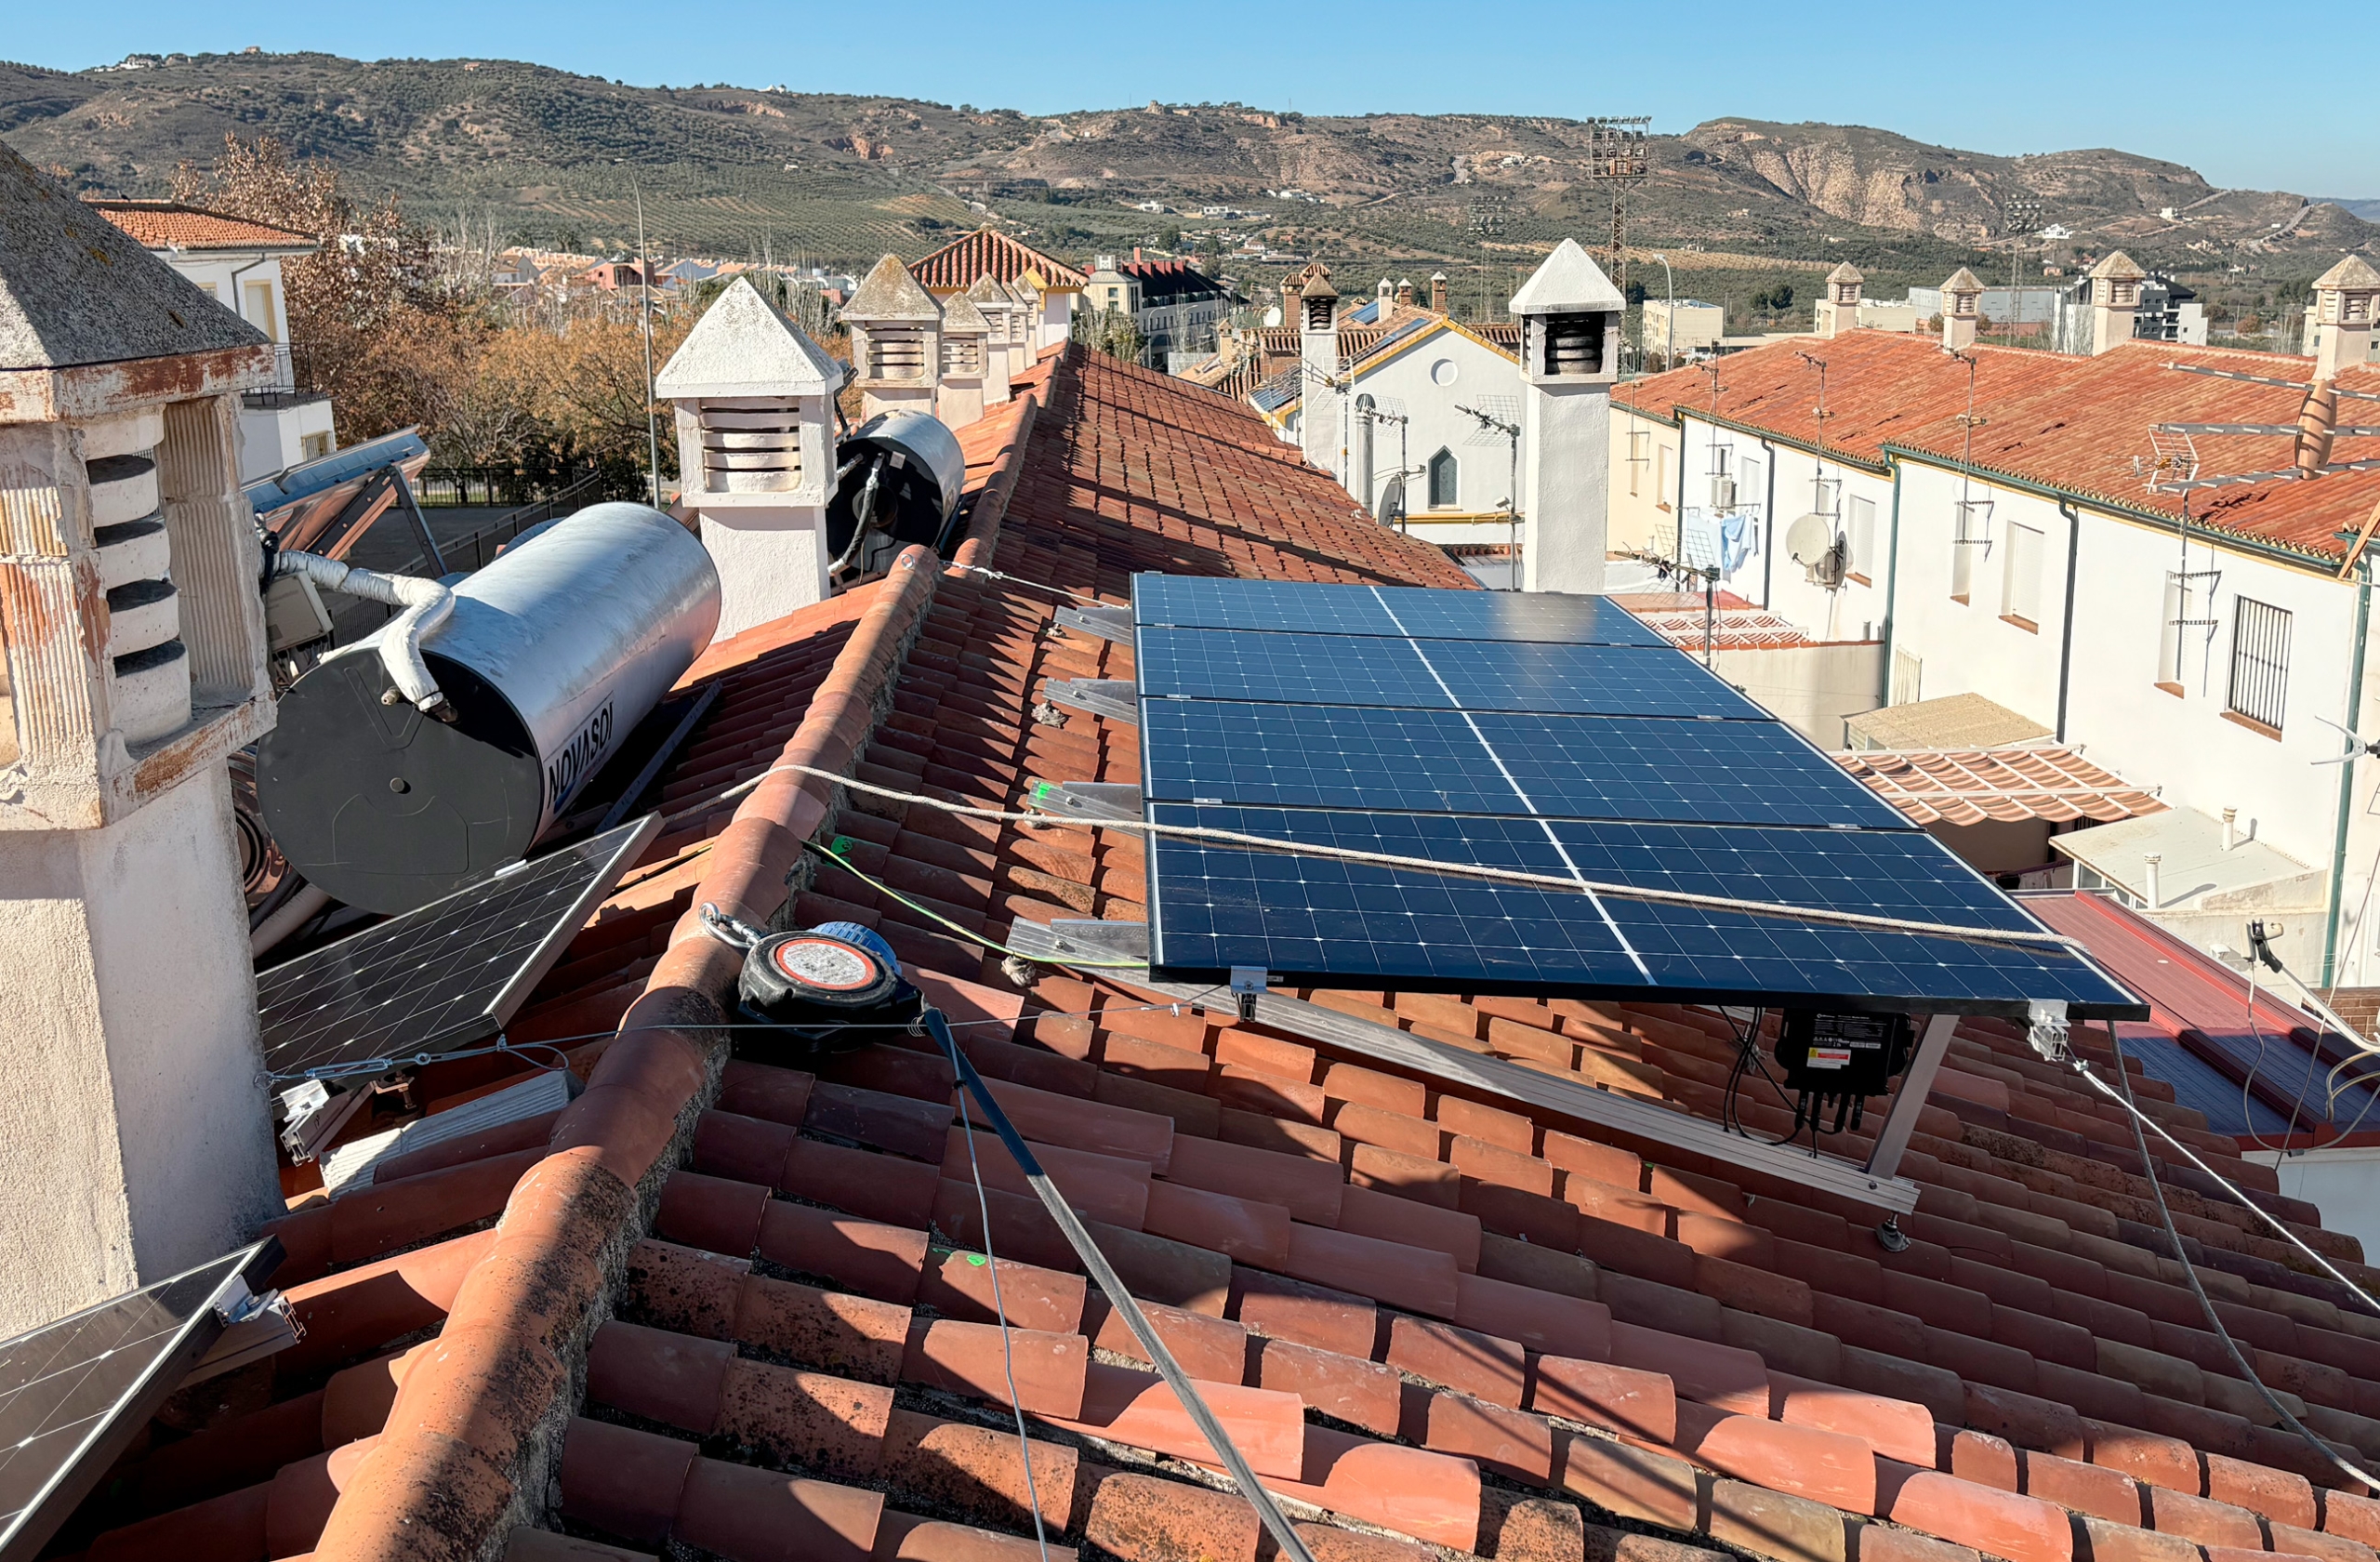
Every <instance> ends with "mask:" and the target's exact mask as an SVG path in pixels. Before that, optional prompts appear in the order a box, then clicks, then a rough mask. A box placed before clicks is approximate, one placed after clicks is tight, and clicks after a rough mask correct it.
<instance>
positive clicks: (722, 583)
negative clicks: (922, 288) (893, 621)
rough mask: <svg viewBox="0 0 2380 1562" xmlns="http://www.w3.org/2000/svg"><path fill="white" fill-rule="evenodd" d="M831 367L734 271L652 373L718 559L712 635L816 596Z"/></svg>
mask: <svg viewBox="0 0 2380 1562" xmlns="http://www.w3.org/2000/svg"><path fill="white" fill-rule="evenodd" d="M901 274H902V275H903V276H906V275H908V273H907V272H906V271H904V272H902V273H901ZM928 301H929V302H931V301H932V300H928ZM853 335H854V338H856V336H857V333H856V332H854V333H853ZM854 350H855V351H856V348H855V349H854ZM843 374H844V370H843V365H842V364H839V363H837V362H835V360H834V359H832V358H830V357H828V356H827V355H826V352H825V351H823V350H822V349H820V348H819V346H818V344H817V343H815V342H813V341H812V340H811V339H810V338H808V337H807V336H804V335H803V334H802V331H801V327H800V326H799V325H796V324H794V323H793V322H792V321H790V320H788V319H787V318H786V317H785V315H784V314H783V313H781V312H779V311H778V310H777V309H776V307H775V306H774V305H773V304H771V303H770V302H769V301H768V299H766V298H762V297H761V296H760V289H759V288H757V287H754V286H753V285H752V284H751V281H750V279H748V278H746V277H738V278H736V279H735V281H734V282H733V283H731V284H729V285H728V288H727V291H726V292H724V293H721V295H720V296H719V298H718V299H717V300H716V301H714V302H713V303H712V304H711V306H710V308H709V309H707V310H706V311H703V317H702V318H701V319H700V320H698V321H696V322H694V329H693V330H692V331H691V332H689V333H687V336H686V339H685V340H684V341H683V342H681V343H680V344H679V347H678V351H676V352H674V353H672V354H670V357H669V362H668V364H665V365H664V366H663V368H662V370H661V373H660V375H659V376H658V377H655V380H654V385H653V391H654V394H655V396H656V397H657V398H659V399H661V400H663V401H667V402H672V403H675V404H676V406H677V422H678V472H679V476H680V480H681V483H682V485H683V490H684V495H685V497H684V503H685V506H686V508H687V509H688V510H692V511H694V514H695V516H696V517H697V518H698V521H699V523H700V525H701V528H702V539H703V546H704V547H705V548H707V549H710V556H711V561H712V563H715V564H717V565H718V566H719V590H720V602H719V628H718V629H717V630H716V631H715V633H714V639H716V640H725V639H727V638H728V637H729V636H730V635H734V634H740V633H742V632H743V631H744V630H746V629H751V628H752V627H753V626H755V625H757V624H765V623H768V622H769V621H771V620H772V619H775V618H782V617H784V616H786V615H787V614H788V613H791V612H793V611H794V610H795V609H797V608H802V607H808V606H809V605H810V604H811V603H813V602H823V601H825V600H826V589H827V570H826V566H827V565H828V563H831V562H832V561H831V559H830V558H829V556H828V553H827V549H826V501H827V500H828V499H829V498H830V497H832V492H831V490H832V488H833V478H834V464H835V448H834V440H833V438H832V436H831V433H830V431H829V423H830V420H831V419H832V417H833V415H834V414H833V407H834V396H835V392H836V391H838V390H840V388H841V386H842V383H843Z"/></svg>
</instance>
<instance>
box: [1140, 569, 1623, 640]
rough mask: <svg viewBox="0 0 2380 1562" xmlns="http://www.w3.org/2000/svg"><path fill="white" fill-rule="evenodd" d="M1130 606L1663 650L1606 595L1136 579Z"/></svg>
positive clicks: (1379, 630) (1179, 618)
mask: <svg viewBox="0 0 2380 1562" xmlns="http://www.w3.org/2000/svg"><path fill="white" fill-rule="evenodd" d="M1132 602H1133V607H1134V610H1135V613H1136V616H1137V621H1138V622H1139V623H1142V624H1146V625H1150V626H1153V627H1160V628H1167V629H1253V630H1273V631H1281V632H1289V633H1298V632H1303V633H1309V634H1341V635H1415V636H1419V637H1420V638H1421V639H1424V640H1546V641H1558V642H1566V643H1568V644H1574V645H1652V646H1667V645H1668V644H1669V642H1667V641H1665V640H1663V639H1662V638H1661V637H1660V636H1659V635H1658V634H1656V633H1654V632H1653V631H1652V630H1651V629H1646V627H1645V625H1644V624H1643V623H1642V622H1641V621H1640V620H1638V619H1637V618H1636V617H1635V616H1634V615H1633V614H1631V613H1629V612H1628V611H1627V610H1626V609H1625V608H1622V607H1620V606H1619V605H1617V604H1616V603H1614V602H1611V601H1610V600H1609V599H1608V598H1605V597H1587V596H1572V595H1567V594H1565V593H1559V592H1552V591H1540V592H1527V593H1522V592H1514V591H1434V590H1428V589H1423V588H1421V587H1415V586H1328V585H1321V584H1317V583H1315V582H1312V581H1303V580H1218V579H1212V578H1210V577H1207V576H1184V575H1138V576H1133V577H1132Z"/></svg>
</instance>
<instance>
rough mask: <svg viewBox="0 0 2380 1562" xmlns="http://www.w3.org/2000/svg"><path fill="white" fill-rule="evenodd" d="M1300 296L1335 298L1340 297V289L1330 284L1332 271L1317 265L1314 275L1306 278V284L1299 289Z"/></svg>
mask: <svg viewBox="0 0 2380 1562" xmlns="http://www.w3.org/2000/svg"><path fill="white" fill-rule="evenodd" d="M1298 297H1299V298H1337V297H1339V289H1337V288H1335V287H1333V286H1331V285H1330V273H1329V271H1323V270H1322V269H1321V268H1319V267H1316V269H1315V273H1314V275H1312V276H1310V277H1308V278H1306V281H1305V285H1304V286H1303V287H1301V288H1299V289H1298Z"/></svg>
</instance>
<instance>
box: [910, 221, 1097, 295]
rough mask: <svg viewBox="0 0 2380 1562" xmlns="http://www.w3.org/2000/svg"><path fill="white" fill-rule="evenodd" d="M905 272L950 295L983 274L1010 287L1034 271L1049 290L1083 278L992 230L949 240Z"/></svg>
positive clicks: (1076, 283) (1075, 283)
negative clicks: (1048, 286) (1027, 273)
mask: <svg viewBox="0 0 2380 1562" xmlns="http://www.w3.org/2000/svg"><path fill="white" fill-rule="evenodd" d="M909 271H910V274H911V275H913V276H915V277H916V278H917V279H918V281H919V283H921V284H923V285H925V286H927V287H930V288H933V289H936V290H938V291H943V292H953V293H955V292H959V291H961V290H963V289H965V288H968V287H971V286H972V285H974V282H975V279H976V278H977V277H979V276H983V275H985V274H986V273H989V274H990V275H992V276H996V277H998V278H999V279H1000V281H1002V282H1004V283H1011V284H1013V283H1014V282H1015V281H1016V279H1017V278H1019V277H1021V276H1023V275H1024V274H1025V272H1027V271H1038V272H1040V273H1041V280H1042V281H1043V282H1044V283H1046V284H1047V285H1050V286H1051V287H1080V286H1081V285H1083V274H1082V272H1081V271H1078V270H1077V269H1076V268H1074V267H1072V266H1069V265H1067V264H1066V263H1065V262H1064V260H1060V259H1058V258H1055V257H1054V256H1049V255H1044V254H1043V253H1042V252H1041V251H1039V250H1038V249H1035V248H1034V247H1033V246H1032V245H1026V244H1021V243H1019V242H1018V241H1017V240H1015V239H1012V238H1010V237H1009V236H1008V235H1007V234H1006V233H1003V232H998V230H997V229H992V228H978V229H976V230H975V231H974V232H972V233H967V234H962V235H961V236H960V237H959V238H956V239H953V240H951V241H950V242H949V243H948V244H946V245H943V246H942V247H941V248H940V249H937V250H935V251H934V252H933V253H932V254H931V255H929V256H927V257H926V258H924V259H922V260H919V262H918V263H917V264H916V265H914V266H911V267H910V268H909Z"/></svg>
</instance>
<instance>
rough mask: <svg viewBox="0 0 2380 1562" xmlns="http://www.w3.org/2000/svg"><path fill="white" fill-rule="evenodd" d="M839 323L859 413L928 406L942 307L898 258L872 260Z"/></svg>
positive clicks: (937, 371) (938, 363) (938, 366)
mask: <svg viewBox="0 0 2380 1562" xmlns="http://www.w3.org/2000/svg"><path fill="white" fill-rule="evenodd" d="M843 324H845V325H847V326H849V327H850V328H851V333H852V367H853V370H854V371H855V372H856V381H855V382H856V383H857V385H858V386H859V390H860V396H861V402H860V407H861V411H860V416H861V417H863V418H867V417H875V416H876V415H877V414H878V413H879V412H924V413H931V412H932V411H933V403H934V386H935V383H936V382H937V381H938V380H939V379H940V378H941V371H942V306H941V305H940V304H937V303H935V302H934V301H933V296H932V294H930V293H928V292H927V291H926V290H925V289H924V288H922V287H920V286H919V285H918V279H917V278H916V277H913V276H911V275H910V274H909V268H907V267H906V266H904V265H903V264H901V260H900V257H898V256H894V255H888V256H886V257H884V258H883V259H881V260H879V261H878V262H877V263H876V269H875V270H874V271H869V272H868V273H867V278H866V281H864V282H862V283H861V284H860V285H859V289H858V291H856V292H854V293H853V295H852V301H851V302H850V303H848V304H845V305H844V306H843ZM720 632H721V634H727V633H731V632H733V631H730V630H727V629H721V631H720Z"/></svg>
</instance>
